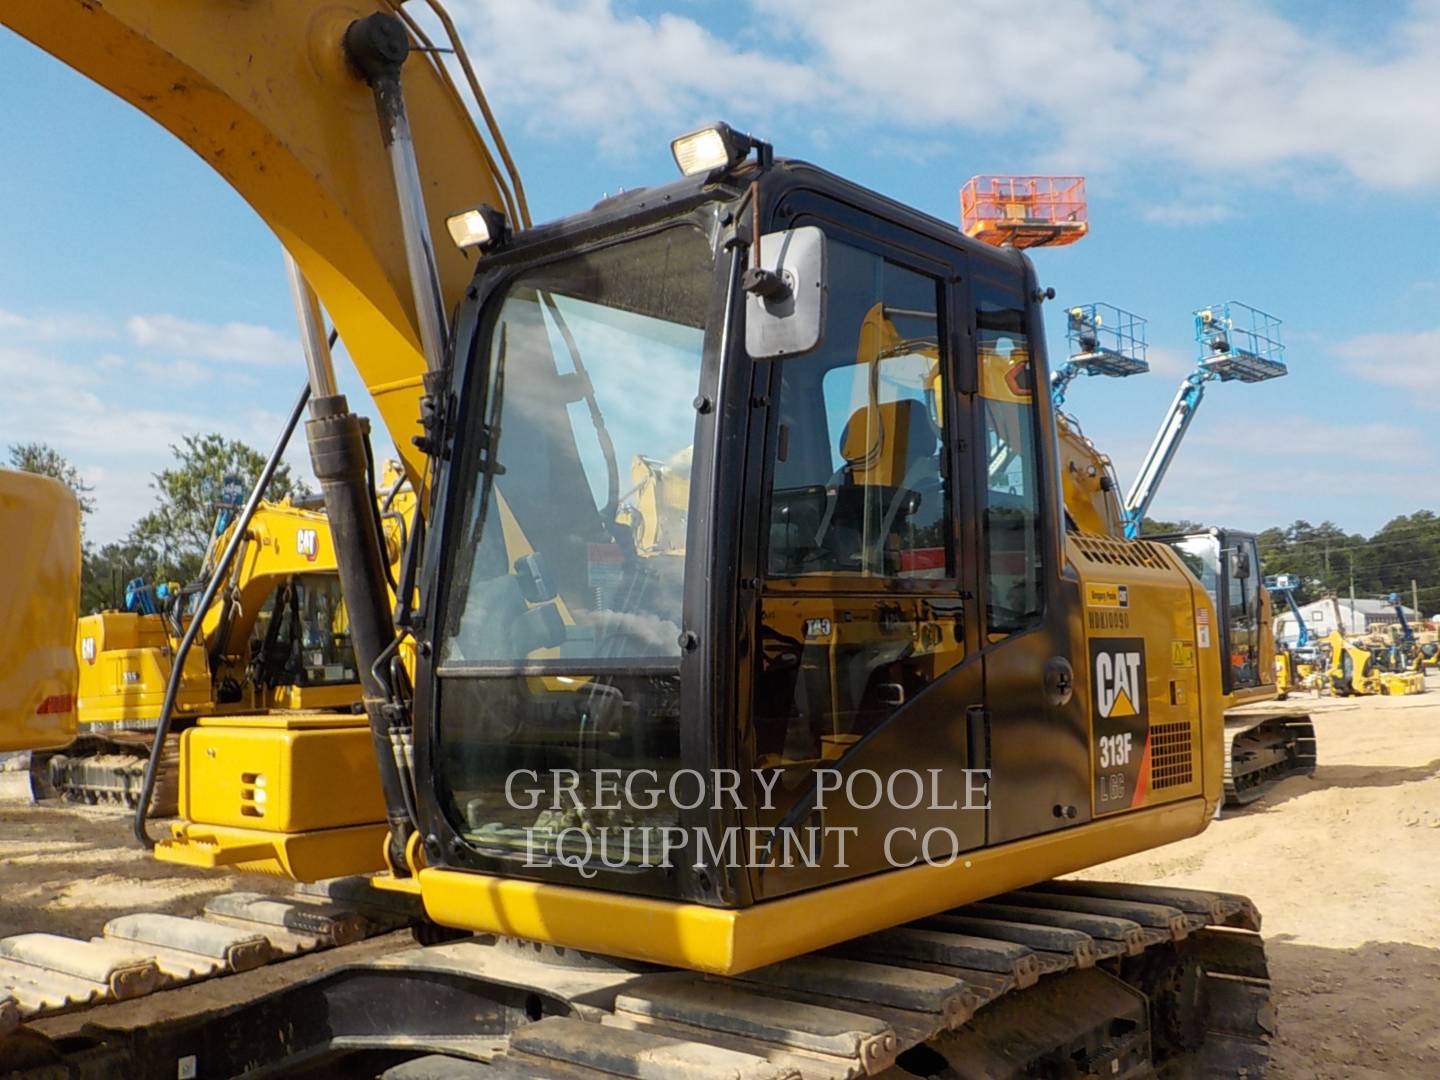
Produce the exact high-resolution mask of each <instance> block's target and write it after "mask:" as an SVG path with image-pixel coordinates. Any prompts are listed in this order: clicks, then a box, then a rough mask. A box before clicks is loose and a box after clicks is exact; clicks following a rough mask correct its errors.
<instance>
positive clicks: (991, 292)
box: [974, 278, 1045, 638]
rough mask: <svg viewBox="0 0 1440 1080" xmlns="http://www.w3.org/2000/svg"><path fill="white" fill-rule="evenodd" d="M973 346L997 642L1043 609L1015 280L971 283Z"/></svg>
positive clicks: (1036, 489) (1032, 443)
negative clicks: (981, 429) (982, 444)
mask: <svg viewBox="0 0 1440 1080" xmlns="http://www.w3.org/2000/svg"><path fill="white" fill-rule="evenodd" d="M974 295H975V329H976V335H975V348H976V361H977V364H978V366H979V382H980V399H981V405H982V416H983V420H984V439H985V442H984V452H985V484H984V488H983V498H984V519H983V523H982V534H983V545H984V552H983V557H984V574H985V596H986V627H987V629H988V632H989V634H990V636H991V637H992V638H993V637H999V636H1003V635H1006V634H1010V633H1013V632H1015V631H1017V630H1020V629H1022V628H1024V627H1025V626H1028V625H1029V624H1030V623H1031V622H1032V621H1034V620H1035V619H1037V618H1038V617H1039V616H1040V614H1041V612H1042V610H1043V608H1044V599H1045V598H1044V592H1043V587H1044V586H1043V582H1044V575H1043V573H1042V570H1043V561H1042V560H1043V548H1042V544H1041V521H1040V513H1041V497H1042V496H1041V484H1040V460H1039V440H1038V437H1037V430H1038V421H1037V417H1036V412H1035V365H1034V361H1033V358H1032V356H1031V351H1030V337H1029V334H1028V333H1027V332H1026V324H1025V301H1024V294H1023V293H1022V292H1021V289H1020V283H1019V282H1018V281H1017V282H1015V283H1013V285H1012V284H1008V283H1001V282H997V281H993V280H990V279H986V278H979V279H977V280H976V281H975V283H974Z"/></svg>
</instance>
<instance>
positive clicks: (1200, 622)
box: [1195, 608, 1210, 649]
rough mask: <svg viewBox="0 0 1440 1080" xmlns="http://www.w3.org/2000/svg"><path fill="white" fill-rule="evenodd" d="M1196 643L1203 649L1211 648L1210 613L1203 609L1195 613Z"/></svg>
mask: <svg viewBox="0 0 1440 1080" xmlns="http://www.w3.org/2000/svg"><path fill="white" fill-rule="evenodd" d="M1195 643H1196V644H1197V645H1199V646H1200V648H1202V649H1208V648H1209V647H1210V611H1209V609H1208V608H1201V609H1200V610H1199V611H1197V612H1195Z"/></svg>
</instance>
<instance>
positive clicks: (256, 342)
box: [125, 315, 300, 364]
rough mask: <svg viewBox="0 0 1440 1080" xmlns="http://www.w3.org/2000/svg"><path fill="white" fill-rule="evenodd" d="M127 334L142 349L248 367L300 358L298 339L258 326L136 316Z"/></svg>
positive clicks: (130, 319)
mask: <svg viewBox="0 0 1440 1080" xmlns="http://www.w3.org/2000/svg"><path fill="white" fill-rule="evenodd" d="M125 332H126V334H127V335H128V336H129V338H130V340H131V342H133V343H134V344H136V345H138V346H140V347H141V348H145V349H154V350H157V351H161V352H165V353H168V354H170V355H172V356H181V357H197V358H200V359H204V360H222V361H228V362H235V363H245V364H282V363H290V364H293V363H294V362H296V360H297V358H298V357H299V356H300V345H299V342H298V341H297V339H295V338H294V337H290V336H287V335H285V334H281V333H279V332H278V331H276V330H273V329H271V328H270V327H268V326H257V325H256V324H254V323H243V322H226V323H209V322H199V321H197V320H194V319H182V318H181V317H179V316H178V315H132V316H131V317H130V318H128V319H126V320H125Z"/></svg>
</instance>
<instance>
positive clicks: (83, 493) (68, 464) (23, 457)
mask: <svg viewBox="0 0 1440 1080" xmlns="http://www.w3.org/2000/svg"><path fill="white" fill-rule="evenodd" d="M10 467H11V468H13V469H19V470H20V471H21V472H28V473H37V474H38V475H40V476H48V477H50V479H52V480H59V481H60V483H62V484H64V485H65V486H66V487H68V488H69V489H70V490H71V491H73V492H74V493H75V499H76V501H78V502H79V503H80V513H81V514H82V515H83V514H89V513H90V512H91V511H93V510H94V509H95V500H94V499H92V498H91V497H90V493H91V492H92V491H94V490H95V488H94V487H93V486H91V485H90V484H87V483H86V482H85V478H84V477H83V476H81V475H80V470H79V469H77V468H76V467H75V464H74V462H72V461H71V460H70V459H69V458H67V457H66V456H65V455H64V454H62V453H60V451H58V450H56V449H55V448H54V447H53V446H51V445H50V444H49V443H43V442H28V443H12V444H11V445H10Z"/></svg>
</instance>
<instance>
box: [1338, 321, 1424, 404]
mask: <svg viewBox="0 0 1440 1080" xmlns="http://www.w3.org/2000/svg"><path fill="white" fill-rule="evenodd" d="M1334 352H1335V354H1336V355H1337V356H1339V357H1341V358H1342V359H1343V360H1344V361H1345V366H1346V367H1347V368H1348V369H1349V370H1350V371H1351V372H1352V373H1353V374H1355V375H1356V376H1357V377H1359V378H1361V379H1364V380H1365V381H1367V382H1372V383H1378V384H1379V385H1381V386H1393V387H1396V388H1398V389H1401V390H1406V391H1410V392H1411V393H1410V394H1408V395H1407V399H1406V400H1407V401H1412V402H1415V403H1418V404H1420V405H1422V406H1425V407H1426V408H1436V407H1437V406H1440V402H1437V401H1436V398H1435V394H1436V393H1437V392H1440V330H1421V331H1416V332H1403V331H1397V332H1393V333H1378V334H1361V335H1359V336H1358V337H1353V338H1350V339H1349V340H1347V341H1342V342H1341V343H1340V344H1338V345H1336V346H1335V348H1334Z"/></svg>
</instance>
